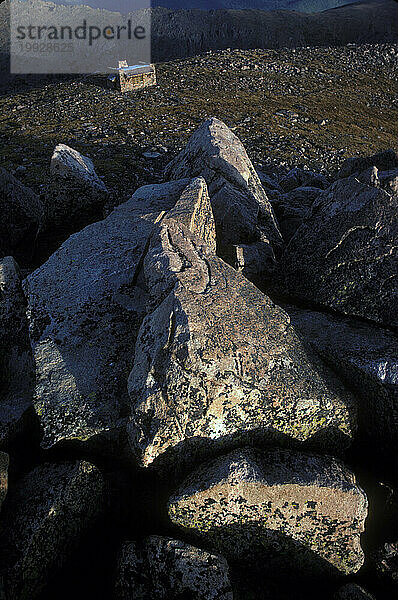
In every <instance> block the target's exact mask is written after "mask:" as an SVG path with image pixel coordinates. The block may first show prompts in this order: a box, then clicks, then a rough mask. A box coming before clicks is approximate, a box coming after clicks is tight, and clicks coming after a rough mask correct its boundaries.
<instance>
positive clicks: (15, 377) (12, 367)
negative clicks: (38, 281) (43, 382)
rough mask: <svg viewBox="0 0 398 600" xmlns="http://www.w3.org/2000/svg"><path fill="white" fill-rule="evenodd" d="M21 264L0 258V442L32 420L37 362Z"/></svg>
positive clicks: (10, 258)
mask: <svg viewBox="0 0 398 600" xmlns="http://www.w3.org/2000/svg"><path fill="white" fill-rule="evenodd" d="M25 304H26V302H25V298H24V295H23V291H22V286H21V277H20V273H19V268H18V265H17V264H16V262H15V260H14V259H13V258H12V257H11V256H7V257H5V258H3V259H2V260H0V446H2V447H4V445H6V444H8V443H9V442H10V441H11V440H12V439H13V438H14V437H15V435H17V434H18V433H21V432H22V431H24V430H25V428H26V427H27V426H28V425H29V423H30V422H31V419H32V417H33V415H34V413H33V408H32V393H33V386H34V364H33V357H32V352H31V348H30V344H29V337H28V322H27V319H26V314H25Z"/></svg>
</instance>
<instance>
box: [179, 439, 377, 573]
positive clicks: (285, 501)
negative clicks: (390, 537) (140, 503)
mask: <svg viewBox="0 0 398 600" xmlns="http://www.w3.org/2000/svg"><path fill="white" fill-rule="evenodd" d="M366 515H367V499H366V496H365V494H364V492H363V491H362V490H361V489H360V488H359V487H358V485H357V484H356V482H355V477H354V475H353V474H352V473H351V472H350V471H349V470H348V469H347V468H346V467H345V466H344V465H343V464H342V463H340V462H338V461H336V460H335V459H334V458H331V457H327V456H317V455H313V454H301V453H293V452H291V451H287V450H269V451H267V452H259V451H256V450H247V449H245V450H237V451H234V452H232V453H231V454H229V455H227V456H224V457H221V458H218V459H216V460H214V461H213V462H211V463H208V464H205V465H203V466H202V467H200V468H199V469H198V470H197V471H196V472H194V473H193V474H191V475H190V476H189V477H188V478H187V479H186V480H185V481H184V482H183V483H182V484H181V486H180V487H179V489H178V490H177V491H176V493H175V494H174V495H173V496H172V498H171V499H170V501H169V516H170V518H171V520H172V522H173V523H174V524H175V525H177V526H178V527H180V528H181V529H182V530H183V531H184V532H185V533H186V534H191V535H193V536H194V537H195V538H197V539H200V540H201V541H202V542H206V543H207V544H210V545H211V547H213V548H215V549H217V551H219V552H221V553H222V554H224V555H225V556H226V558H230V559H234V560H238V561H246V562H252V563H255V562H256V561H257V564H258V566H260V568H261V569H262V570H264V569H267V570H269V571H270V572H272V571H274V570H276V569H278V570H282V571H286V572H290V571H291V570H298V571H299V572H300V573H302V574H303V573H311V574H312V575H315V574H316V573H317V572H329V573H337V572H340V573H344V574H349V573H355V572H356V571H358V570H359V569H360V567H361V566H362V564H363V561H364V555H363V552H362V549H361V545H360V534H361V533H362V531H363V530H364V521H365V518H366Z"/></svg>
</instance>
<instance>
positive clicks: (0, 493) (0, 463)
mask: <svg viewBox="0 0 398 600" xmlns="http://www.w3.org/2000/svg"><path fill="white" fill-rule="evenodd" d="M9 462H10V457H9V456H8V454H6V453H5V452H0V509H1V505H2V504H3V502H4V500H5V497H6V496H7V490H8V465H9Z"/></svg>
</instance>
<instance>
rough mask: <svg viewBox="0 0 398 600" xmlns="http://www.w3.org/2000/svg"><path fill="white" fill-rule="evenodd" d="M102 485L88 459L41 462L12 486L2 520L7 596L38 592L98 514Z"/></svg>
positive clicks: (16, 599)
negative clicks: (52, 462) (83, 460)
mask: <svg viewBox="0 0 398 600" xmlns="http://www.w3.org/2000/svg"><path fill="white" fill-rule="evenodd" d="M104 490H105V486H104V481H103V479H102V476H101V473H100V472H99V470H98V469H97V468H96V467H94V466H93V465H91V464H89V463H87V462H79V463H76V464H73V463H60V464H45V465H41V466H39V467H37V468H36V469H34V471H32V472H31V473H29V474H28V475H26V476H25V477H24V478H23V479H22V480H20V481H19V482H18V484H16V485H15V486H14V487H13V488H12V489H10V491H9V502H8V503H7V507H5V506H4V511H3V513H2V521H1V534H2V539H3V540H4V545H3V546H2V553H3V556H1V559H2V560H1V565H2V570H3V576H4V580H5V588H6V598H10V600H33V599H34V598H36V597H37V596H38V594H39V593H40V592H41V591H42V589H43V588H45V586H46V585H47V583H48V582H49V581H50V580H51V579H52V578H53V577H54V576H55V575H56V574H57V571H59V570H60V569H61V568H62V565H63V564H64V563H65V561H66V560H67V559H68V558H70V557H71V555H72V554H73V552H74V551H75V550H76V547H77V546H78V544H79V541H80V539H81V538H82V536H83V534H84V533H85V532H86V531H87V529H88V528H89V527H90V526H92V525H93V524H94V523H95V521H96V519H97V518H98V516H99V515H100V514H101V512H102V510H103V508H104Z"/></svg>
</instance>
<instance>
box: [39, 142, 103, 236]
mask: <svg viewBox="0 0 398 600" xmlns="http://www.w3.org/2000/svg"><path fill="white" fill-rule="evenodd" d="M107 198H108V190H107V188H106V186H105V184H104V183H103V182H102V181H101V179H100V178H99V177H98V175H97V174H96V172H95V169H94V165H93V162H92V161H91V159H90V158H88V157H87V156H83V155H82V154H80V152H78V151H77V150H74V149H73V148H70V147H69V146H66V145H65V144H58V145H57V146H56V147H55V150H54V153H53V155H52V158H51V163H50V181H49V185H48V189H47V192H46V201H45V204H46V215H45V220H46V227H50V226H59V225H62V224H63V222H64V221H65V220H66V221H67V222H70V221H71V220H72V221H74V220H78V221H81V222H84V221H85V220H87V218H90V217H92V216H93V215H95V214H96V212H97V211H98V209H100V208H101V207H102V206H103V204H104V203H105V201H106V199H107Z"/></svg>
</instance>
